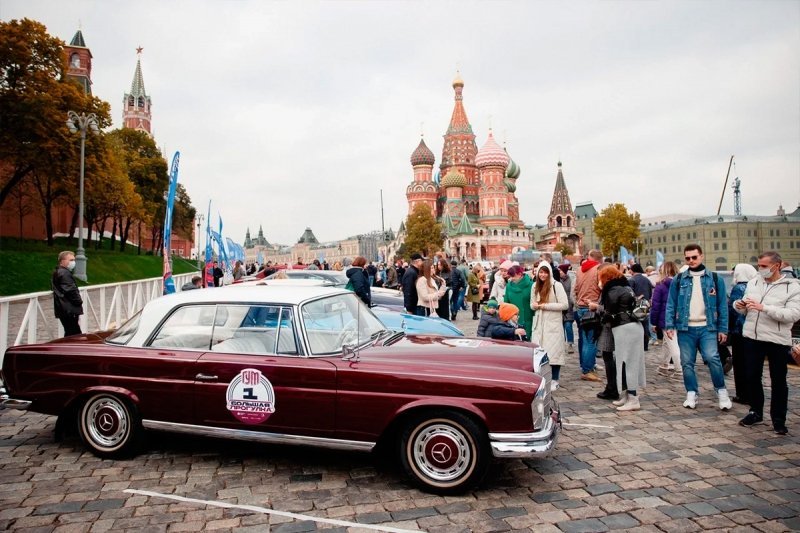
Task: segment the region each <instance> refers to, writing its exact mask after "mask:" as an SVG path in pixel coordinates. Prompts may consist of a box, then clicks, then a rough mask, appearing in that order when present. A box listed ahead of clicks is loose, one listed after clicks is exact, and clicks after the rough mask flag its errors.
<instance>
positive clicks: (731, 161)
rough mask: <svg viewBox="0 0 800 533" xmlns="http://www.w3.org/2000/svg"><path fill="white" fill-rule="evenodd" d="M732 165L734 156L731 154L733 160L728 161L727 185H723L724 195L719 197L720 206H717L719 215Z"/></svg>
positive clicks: (726, 183)
mask: <svg viewBox="0 0 800 533" xmlns="http://www.w3.org/2000/svg"><path fill="white" fill-rule="evenodd" d="M732 166H733V156H731V160H730V162H729V163H728V173H727V174H725V185H723V186H722V196H720V197H719V206H717V216H719V212H720V211H721V210H722V200H723V199H724V198H725V189H727V188H728V178H729V177H730V176H731V167H732Z"/></svg>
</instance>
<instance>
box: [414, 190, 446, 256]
mask: <svg viewBox="0 0 800 533" xmlns="http://www.w3.org/2000/svg"><path fill="white" fill-rule="evenodd" d="M443 244H444V237H443V236H442V226H441V224H439V223H437V222H436V219H435V218H433V214H432V213H431V210H430V208H429V207H428V206H427V205H425V204H422V203H419V204H417V205H416V206H415V207H414V210H413V211H412V212H411V213H410V214H409V215H408V219H407V220H406V240H405V244H404V252H406V251H407V252H408V253H409V255H410V254H413V253H422V254H423V255H426V256H428V257H430V256H431V255H433V254H435V253H436V252H438V251H439V250H441V249H442V245H443Z"/></svg>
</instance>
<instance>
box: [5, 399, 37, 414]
mask: <svg viewBox="0 0 800 533" xmlns="http://www.w3.org/2000/svg"><path fill="white" fill-rule="evenodd" d="M31 403H33V402H31V401H30V400H17V399H16V398H9V397H8V396H5V397H0V409H17V410H19V411H27V410H28V408H30V406H31Z"/></svg>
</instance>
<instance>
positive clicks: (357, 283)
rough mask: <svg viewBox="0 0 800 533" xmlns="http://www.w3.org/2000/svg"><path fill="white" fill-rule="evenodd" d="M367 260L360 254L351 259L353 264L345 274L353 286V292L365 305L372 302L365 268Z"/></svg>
mask: <svg viewBox="0 0 800 533" xmlns="http://www.w3.org/2000/svg"><path fill="white" fill-rule="evenodd" d="M366 265H367V260H366V259H365V258H364V257H361V256H360V255H359V256H358V257H356V258H355V259H353V265H352V266H351V267H350V268H348V269H347V272H346V275H347V278H348V279H349V280H350V284H351V285H352V286H353V292H355V293H356V295H357V296H358V297H359V298H361V301H362V302H364V303H365V304H367V305H371V304H372V291H371V290H370V283H369V276H368V275H367V271H366V270H365V268H364V267H365V266H366Z"/></svg>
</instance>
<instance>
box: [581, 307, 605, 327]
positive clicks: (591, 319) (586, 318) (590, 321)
mask: <svg viewBox="0 0 800 533" xmlns="http://www.w3.org/2000/svg"><path fill="white" fill-rule="evenodd" d="M579 327H580V328H581V329H584V330H591V329H597V328H599V327H600V315H598V314H597V313H595V312H594V311H589V312H588V313H586V314H584V315H583V316H582V317H581V319H580V324H579Z"/></svg>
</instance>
